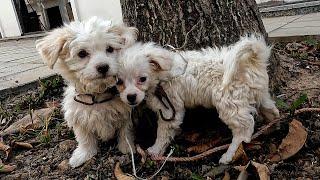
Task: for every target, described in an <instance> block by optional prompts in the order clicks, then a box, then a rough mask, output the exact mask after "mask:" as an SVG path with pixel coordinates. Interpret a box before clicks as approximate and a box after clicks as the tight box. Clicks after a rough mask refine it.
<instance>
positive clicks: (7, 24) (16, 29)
mask: <svg viewBox="0 0 320 180" xmlns="http://www.w3.org/2000/svg"><path fill="white" fill-rule="evenodd" d="M0 26H1V27H0V30H1V35H2V37H13V36H21V34H22V30H21V27H20V24H19V20H18V17H17V13H16V9H15V8H14V4H13V2H12V0H1V5H0Z"/></svg>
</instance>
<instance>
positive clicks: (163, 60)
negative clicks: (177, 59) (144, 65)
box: [147, 53, 172, 72]
mask: <svg viewBox="0 0 320 180" xmlns="http://www.w3.org/2000/svg"><path fill="white" fill-rule="evenodd" d="M147 58H148V60H149V63H150V65H151V67H152V69H153V71H155V72H160V71H169V70H170V69H171V66H172V59H171V58H172V57H170V56H169V55H168V54H165V53H164V54H148V55H147Z"/></svg>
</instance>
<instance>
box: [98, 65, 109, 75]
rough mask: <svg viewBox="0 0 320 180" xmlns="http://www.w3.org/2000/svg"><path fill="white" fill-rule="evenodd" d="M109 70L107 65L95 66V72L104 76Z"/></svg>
mask: <svg viewBox="0 0 320 180" xmlns="http://www.w3.org/2000/svg"><path fill="white" fill-rule="evenodd" d="M108 70H109V65H108V64H103V65H99V66H97V71H98V72H99V73H101V74H106V73H107V72H108Z"/></svg>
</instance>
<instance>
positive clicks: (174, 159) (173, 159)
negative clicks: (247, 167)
mask: <svg viewBox="0 0 320 180" xmlns="http://www.w3.org/2000/svg"><path fill="white" fill-rule="evenodd" d="M304 112H320V108H302V109H298V110H296V111H295V113H294V114H295V115H298V114H301V113H304ZM283 119H284V118H278V119H275V120H273V121H271V122H270V123H269V124H267V125H265V126H263V127H262V128H260V130H259V131H258V132H256V133H255V134H254V135H253V136H252V140H253V139H256V138H257V137H259V136H260V135H261V134H263V133H264V132H265V131H266V130H267V129H269V128H270V127H271V126H273V125H274V124H276V123H278V122H280V121H281V120H283ZM229 145H230V144H225V145H222V146H218V147H215V148H212V149H209V150H208V151H205V152H203V153H201V154H198V155H195V156H192V157H164V156H157V157H154V156H152V157H151V159H152V160H154V161H164V160H166V161H168V162H188V161H197V160H200V159H202V158H204V157H206V156H209V155H211V154H213V153H215V152H218V151H221V150H225V149H228V147H229ZM138 153H140V154H141V150H139V151H138Z"/></svg>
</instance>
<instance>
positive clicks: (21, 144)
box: [13, 142, 33, 149]
mask: <svg viewBox="0 0 320 180" xmlns="http://www.w3.org/2000/svg"><path fill="white" fill-rule="evenodd" d="M13 145H14V147H15V148H16V147H19V148H25V149H32V148H33V146H32V145H31V144H30V143H26V142H13Z"/></svg>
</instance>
